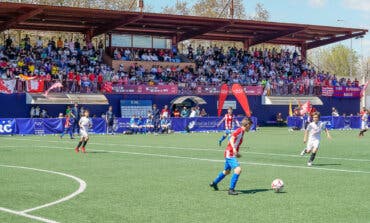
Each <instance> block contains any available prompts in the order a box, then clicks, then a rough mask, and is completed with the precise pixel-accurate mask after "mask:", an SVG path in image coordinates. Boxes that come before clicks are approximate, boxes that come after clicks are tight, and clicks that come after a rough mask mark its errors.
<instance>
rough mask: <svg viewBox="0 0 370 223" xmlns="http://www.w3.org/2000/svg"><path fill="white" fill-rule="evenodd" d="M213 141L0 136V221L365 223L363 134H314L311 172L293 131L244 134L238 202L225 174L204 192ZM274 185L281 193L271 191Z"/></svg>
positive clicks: (367, 170) (212, 165)
mask: <svg viewBox="0 0 370 223" xmlns="http://www.w3.org/2000/svg"><path fill="white" fill-rule="evenodd" d="M221 134H222V133H209V134H208V133H191V134H181V133H176V134H169V135H158V136H157V135H114V136H111V135H91V140H90V142H89V143H88V145H87V153H86V154H81V153H79V154H76V153H75V151H74V150H73V149H74V147H75V146H76V144H77V140H76V139H75V140H70V139H68V138H64V139H62V140H61V139H59V138H58V136H51V135H49V136H23V137H22V136H3V137H0V185H1V186H0V187H1V190H0V207H1V208H0V209H1V210H0V222H43V221H44V222H48V221H49V222H53V221H55V222H68V223H69V222H78V223H82V222H104V223H106V222H160V223H162V222H171V223H172V222H176V223H179V222H186V223H188V222H274V223H276V222H336V223H338V222H369V221H370V192H369V191H370V190H369V188H370V187H369V185H370V133H368V134H366V133H365V137H363V138H360V139H359V138H358V137H357V134H358V131H355V130H353V131H331V134H332V137H333V140H331V141H330V140H328V139H326V138H325V135H324V134H323V135H322V140H321V148H320V151H319V153H318V155H317V156H316V160H315V162H314V166H313V167H307V160H308V158H309V156H307V155H306V156H304V157H301V156H299V153H300V152H301V150H302V149H303V148H304V144H303V132H302V131H296V132H288V130H287V129H286V128H261V129H259V130H258V131H257V132H250V133H247V134H246V135H245V137H244V143H243V145H242V147H241V151H240V152H241V154H242V157H241V158H240V159H239V161H240V163H241V167H242V169H243V170H242V175H241V176H240V178H239V182H238V184H237V187H236V190H237V191H239V193H240V194H239V195H238V196H229V195H228V194H227V189H228V186H229V182H230V176H227V177H226V178H225V179H224V180H223V181H222V182H221V183H220V184H219V187H220V190H219V191H213V190H212V189H211V188H210V187H209V186H208V184H209V183H210V182H211V181H212V180H213V179H214V178H215V177H216V176H217V174H218V173H219V171H220V170H222V168H223V164H224V163H223V151H224V148H225V146H226V142H224V144H223V145H222V147H219V146H218V143H217V142H218V139H219V137H220V136H221ZM20 167H27V168H35V169H25V168H20ZM42 170H46V171H54V172H53V173H52V172H45V171H42ZM55 172H57V173H55ZM58 173H60V174H68V175H69V176H72V177H73V176H74V177H76V178H78V179H81V180H82V181H83V182H85V183H86V188H83V187H81V182H78V180H76V179H73V178H71V177H67V176H65V175H60V174H58ZM275 178H280V179H282V180H283V181H284V183H285V188H284V191H283V193H274V192H273V191H272V190H271V189H270V185H271V182H272V181H273V180H274V179H275ZM79 188H80V189H81V191H80V192H78V193H77V194H76V196H72V197H71V198H70V199H66V200H64V201H61V202H58V203H57V204H54V205H47V206H46V207H41V208H37V209H36V210H32V209H33V208H35V207H40V206H42V205H44V204H50V203H51V202H54V201H58V200H60V199H63V198H65V197H67V196H69V195H71V194H73V193H75V192H76V191H77V190H78V189H79ZM4 208H6V210H11V211H10V212H9V211H6V210H4ZM27 210H31V211H27ZM12 211H13V212H12ZM22 214H28V215H31V216H36V217H41V218H43V220H40V219H39V220H37V219H32V218H30V216H28V215H27V216H24V215H22Z"/></svg>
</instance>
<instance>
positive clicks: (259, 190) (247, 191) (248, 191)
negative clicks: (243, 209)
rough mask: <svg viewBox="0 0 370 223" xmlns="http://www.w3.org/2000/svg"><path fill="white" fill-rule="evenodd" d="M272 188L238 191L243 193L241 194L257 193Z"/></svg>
mask: <svg viewBox="0 0 370 223" xmlns="http://www.w3.org/2000/svg"><path fill="white" fill-rule="evenodd" d="M270 190H272V189H251V190H237V192H239V193H241V194H255V193H259V192H267V191H270Z"/></svg>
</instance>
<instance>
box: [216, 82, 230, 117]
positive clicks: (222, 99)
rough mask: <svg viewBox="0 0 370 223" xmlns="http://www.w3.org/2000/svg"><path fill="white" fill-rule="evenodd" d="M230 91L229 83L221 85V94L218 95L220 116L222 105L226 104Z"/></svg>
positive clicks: (218, 112)
mask: <svg viewBox="0 0 370 223" xmlns="http://www.w3.org/2000/svg"><path fill="white" fill-rule="evenodd" d="M228 93H229V86H227V84H223V85H222V86H221V91H220V96H219V97H218V108H217V115H218V117H220V116H221V111H222V107H223V106H224V103H225V100H226V97H227V95H228Z"/></svg>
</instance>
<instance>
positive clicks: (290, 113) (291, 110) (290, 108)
mask: <svg viewBox="0 0 370 223" xmlns="http://www.w3.org/2000/svg"><path fill="white" fill-rule="evenodd" d="M289 116H293V109H292V101H289Z"/></svg>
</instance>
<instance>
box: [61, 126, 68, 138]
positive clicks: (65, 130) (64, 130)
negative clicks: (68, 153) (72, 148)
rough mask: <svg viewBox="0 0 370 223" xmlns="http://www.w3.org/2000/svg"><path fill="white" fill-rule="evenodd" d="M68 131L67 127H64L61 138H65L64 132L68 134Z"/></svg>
mask: <svg viewBox="0 0 370 223" xmlns="http://www.w3.org/2000/svg"><path fill="white" fill-rule="evenodd" d="M66 132H67V128H65V129H63V132H62V134H60V136H59V137H60V138H63V136H64V134H66Z"/></svg>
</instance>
